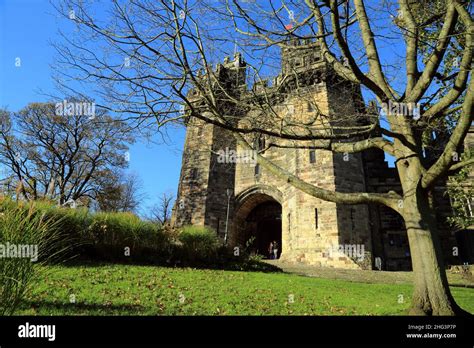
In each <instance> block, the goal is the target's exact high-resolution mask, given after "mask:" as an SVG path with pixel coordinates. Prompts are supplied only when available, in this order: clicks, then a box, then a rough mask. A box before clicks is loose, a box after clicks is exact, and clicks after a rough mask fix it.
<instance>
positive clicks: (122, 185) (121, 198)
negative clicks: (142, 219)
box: [96, 173, 145, 213]
mask: <svg viewBox="0 0 474 348" xmlns="http://www.w3.org/2000/svg"><path fill="white" fill-rule="evenodd" d="M144 198H145V194H144V193H143V182H142V181H141V179H140V177H139V175H138V174H137V173H128V174H123V173H116V174H115V175H114V176H111V177H110V180H107V182H104V183H103V184H102V185H101V189H100V191H99V192H98V194H97V196H96V201H97V204H98V209H99V210H101V211H112V212H134V213H137V212H138V210H139V208H140V205H141V204H142V202H143V199H144Z"/></svg>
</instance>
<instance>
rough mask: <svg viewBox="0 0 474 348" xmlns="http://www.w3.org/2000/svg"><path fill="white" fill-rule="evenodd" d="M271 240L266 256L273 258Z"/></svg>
mask: <svg viewBox="0 0 474 348" xmlns="http://www.w3.org/2000/svg"><path fill="white" fill-rule="evenodd" d="M273 255H274V254H273V242H270V245H269V246H268V258H269V259H273Z"/></svg>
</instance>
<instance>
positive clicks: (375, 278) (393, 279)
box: [264, 260, 474, 288]
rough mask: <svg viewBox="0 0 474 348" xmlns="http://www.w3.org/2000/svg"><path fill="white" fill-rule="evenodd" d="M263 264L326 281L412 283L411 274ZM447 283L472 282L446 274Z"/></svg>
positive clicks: (469, 284)
mask: <svg viewBox="0 0 474 348" xmlns="http://www.w3.org/2000/svg"><path fill="white" fill-rule="evenodd" d="M264 262H266V263H268V264H270V265H273V266H276V267H278V268H280V269H281V270H282V271H283V272H285V273H293V274H299V275H303V276H307V277H317V278H326V279H343V280H348V281H353V282H361V283H379V284H380V283H381V284H407V283H412V280H413V273H412V272H386V271H366V270H348V269H340V268H321V267H315V266H309V265H305V264H296V263H287V262H281V261H279V260H264ZM448 280H449V283H450V284H451V285H453V286H462V287H472V288H474V281H472V280H471V281H469V280H468V279H466V278H463V277H462V276H461V275H460V274H458V273H453V272H448Z"/></svg>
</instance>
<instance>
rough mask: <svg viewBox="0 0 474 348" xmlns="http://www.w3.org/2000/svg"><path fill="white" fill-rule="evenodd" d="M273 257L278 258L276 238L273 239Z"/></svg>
mask: <svg viewBox="0 0 474 348" xmlns="http://www.w3.org/2000/svg"><path fill="white" fill-rule="evenodd" d="M273 259H275V260H276V259H278V243H277V241H276V240H274V241H273Z"/></svg>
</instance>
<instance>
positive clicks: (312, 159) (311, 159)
mask: <svg viewBox="0 0 474 348" xmlns="http://www.w3.org/2000/svg"><path fill="white" fill-rule="evenodd" d="M309 163H316V150H309Z"/></svg>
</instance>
